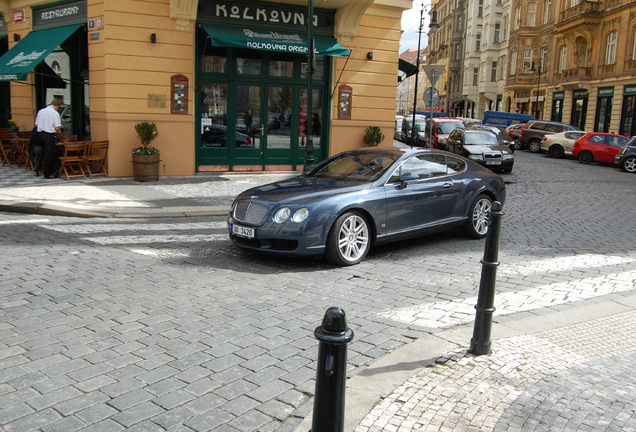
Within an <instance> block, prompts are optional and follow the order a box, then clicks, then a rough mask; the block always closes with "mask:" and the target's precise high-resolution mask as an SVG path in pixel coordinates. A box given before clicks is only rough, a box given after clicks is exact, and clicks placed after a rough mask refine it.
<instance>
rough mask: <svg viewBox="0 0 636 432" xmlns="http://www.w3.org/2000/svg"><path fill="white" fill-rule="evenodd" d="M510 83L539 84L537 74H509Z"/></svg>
mask: <svg viewBox="0 0 636 432" xmlns="http://www.w3.org/2000/svg"><path fill="white" fill-rule="evenodd" d="M508 85H537V76H536V74H517V75H512V76H508Z"/></svg>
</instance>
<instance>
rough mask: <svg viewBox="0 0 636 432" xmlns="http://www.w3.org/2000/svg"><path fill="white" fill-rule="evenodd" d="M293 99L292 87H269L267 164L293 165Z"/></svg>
mask: <svg viewBox="0 0 636 432" xmlns="http://www.w3.org/2000/svg"><path fill="white" fill-rule="evenodd" d="M293 100H294V98H293V88H292V87H274V86H273V87H268V88H267V124H266V125H264V126H265V136H264V137H263V139H264V141H265V143H266V144H265V165H291V161H292V157H291V154H292V134H291V131H292V123H293V121H292V120H293V119H292V112H293V109H292V108H293V107H292V104H293ZM294 120H295V119H294ZM295 124H297V123H295ZM295 124H294V126H295Z"/></svg>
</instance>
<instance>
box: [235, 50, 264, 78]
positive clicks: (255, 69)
mask: <svg viewBox="0 0 636 432" xmlns="http://www.w3.org/2000/svg"><path fill="white" fill-rule="evenodd" d="M262 64H263V60H262V55H261V52H260V51H257V50H251V49H247V50H238V52H237V54H236V73H237V74H239V75H260V74H261V73H262V72H261V71H262Z"/></svg>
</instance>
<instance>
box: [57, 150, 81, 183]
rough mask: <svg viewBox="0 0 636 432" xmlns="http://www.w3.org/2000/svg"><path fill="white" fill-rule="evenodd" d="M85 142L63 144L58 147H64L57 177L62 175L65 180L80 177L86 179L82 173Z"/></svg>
mask: <svg viewBox="0 0 636 432" xmlns="http://www.w3.org/2000/svg"><path fill="white" fill-rule="evenodd" d="M86 144H87V143H86V141H73V142H65V143H61V144H58V145H61V146H63V147H64V150H63V153H62V156H60V157H59V160H60V172H59V177H62V174H64V175H65V176H66V180H70V179H71V177H82V178H83V179H86V174H85V173H84V158H85V157H86Z"/></svg>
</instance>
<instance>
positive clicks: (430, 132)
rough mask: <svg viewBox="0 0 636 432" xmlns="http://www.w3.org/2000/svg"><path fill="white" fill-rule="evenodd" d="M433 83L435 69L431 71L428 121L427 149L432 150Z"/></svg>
mask: <svg viewBox="0 0 636 432" xmlns="http://www.w3.org/2000/svg"><path fill="white" fill-rule="evenodd" d="M434 82H435V69H433V70H432V71H431V105H430V107H431V118H430V119H428V147H429V148H433V147H435V146H434V145H433V92H434V91H435V87H434V86H433V83H434Z"/></svg>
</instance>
